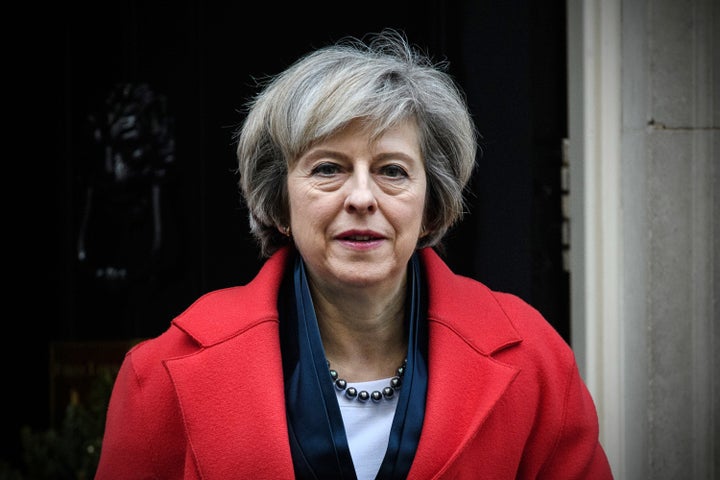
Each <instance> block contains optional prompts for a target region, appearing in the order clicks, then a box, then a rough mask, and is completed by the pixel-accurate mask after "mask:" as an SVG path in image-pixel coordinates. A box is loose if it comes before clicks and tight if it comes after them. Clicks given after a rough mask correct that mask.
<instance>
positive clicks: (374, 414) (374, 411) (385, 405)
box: [337, 377, 400, 480]
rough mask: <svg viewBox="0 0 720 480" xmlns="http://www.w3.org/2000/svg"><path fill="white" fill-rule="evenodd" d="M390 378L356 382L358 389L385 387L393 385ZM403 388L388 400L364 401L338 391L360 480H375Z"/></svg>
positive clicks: (346, 431) (369, 390)
mask: <svg viewBox="0 0 720 480" xmlns="http://www.w3.org/2000/svg"><path fill="white" fill-rule="evenodd" d="M390 378H391V377H388V378H384V379H381V380H373V381H370V382H359V383H353V384H352V385H348V386H353V387H355V388H357V390H358V392H359V391H361V390H367V391H368V392H369V393H372V392H373V391H374V390H378V391H380V392H382V389H383V388H385V387H387V386H388V385H390ZM399 394H400V392H395V395H394V396H393V397H392V398H391V399H389V400H387V399H385V398H383V399H382V400H381V401H380V402H378V403H375V402H373V401H372V400H368V401H367V402H361V401H359V400H358V399H357V398H354V399H349V398H347V397H346V396H345V391H344V390H343V391H339V390H338V391H337V399H338V404H339V405H340V412H341V413H342V418H343V423H344V424H345V434H346V435H347V440H348V446H349V447H350V455H351V456H352V460H353V464H354V465H355V474H356V475H357V478H358V480H374V478H375V476H376V475H377V472H378V470H380V464H382V461H383V458H385V451H386V450H387V446H388V441H389V439H390V428H391V427H392V422H393V418H394V417H395V408H396V407H397V403H398V396H399Z"/></svg>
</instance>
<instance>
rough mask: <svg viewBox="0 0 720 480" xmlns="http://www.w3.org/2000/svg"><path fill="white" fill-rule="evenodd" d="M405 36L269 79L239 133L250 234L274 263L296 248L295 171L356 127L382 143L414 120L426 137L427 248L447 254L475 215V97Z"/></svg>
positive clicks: (319, 58)
mask: <svg viewBox="0 0 720 480" xmlns="http://www.w3.org/2000/svg"><path fill="white" fill-rule="evenodd" d="M446 67H447V63H433V61H432V60H431V59H430V57H429V56H428V55H427V54H424V53H422V52H421V51H420V50H418V49H417V48H415V47H413V46H412V45H410V44H409V43H408V40H407V38H406V37H405V36H404V34H402V33H400V32H399V31H397V30H383V31H382V32H380V33H377V34H373V35H370V36H368V37H367V40H366V41H363V40H360V39H357V38H353V37H346V38H344V39H342V40H340V41H339V42H336V43H335V44H332V45H330V46H326V47H322V48H320V49H318V50H315V51H313V52H310V53H308V54H306V55H305V56H303V57H301V58H300V59H298V60H297V61H296V62H295V63H293V64H292V65H291V66H290V67H288V68H287V69H286V70H285V71H283V72H281V73H280V74H278V75H276V76H274V77H269V78H267V79H266V80H265V82H264V85H263V86H264V88H263V89H262V91H261V92H260V93H259V94H257V95H256V96H255V97H253V98H252V99H251V100H250V101H249V102H248V103H247V105H246V107H247V109H248V110H247V112H248V113H247V116H246V118H245V121H244V122H243V124H242V126H241V127H240V128H239V129H238V130H237V131H236V132H235V139H236V140H237V158H238V171H237V173H238V175H239V186H240V189H241V193H242V195H243V198H244V200H245V203H246V205H247V207H248V212H249V221H250V232H251V233H252V234H253V235H254V237H255V238H256V240H257V241H258V243H259V245H260V249H261V254H262V255H263V256H265V257H267V256H270V255H271V254H272V253H273V252H275V251H276V250H277V249H278V248H279V247H280V246H282V245H283V244H285V243H287V242H288V238H287V237H285V236H283V235H281V234H280V233H279V232H278V227H284V226H287V225H289V221H290V218H289V217H290V215H289V204H288V194H287V174H288V168H289V166H291V165H292V164H293V162H295V161H297V159H298V158H299V157H300V156H301V155H302V154H303V153H304V152H305V151H306V150H307V149H308V148H309V147H310V146H311V145H312V144H314V143H315V142H317V141H318V140H320V139H323V138H327V137H328V136H331V135H332V134H333V133H335V132H337V131H339V130H340V129H342V128H343V127H344V126H346V125H347V124H348V123H350V122H351V121H353V120H355V119H362V121H363V122H364V123H365V124H366V125H368V126H369V127H370V128H371V129H372V132H374V134H376V135H379V134H381V133H382V132H383V131H384V130H387V129H388V128H390V127H392V126H393V125H396V124H398V123H399V122H401V121H403V120H406V119H413V120H414V121H415V122H416V124H417V125H418V129H419V133H420V143H421V145H420V149H421V153H422V155H423V159H424V162H425V171H426V175H427V190H428V191H427V199H426V204H425V214H424V219H423V227H424V232H425V235H423V236H422V237H421V238H420V240H419V241H418V245H417V247H418V248H422V247H427V246H439V245H440V243H441V241H442V239H443V237H444V236H445V234H446V233H447V230H448V229H449V228H450V227H451V226H452V225H453V224H455V223H456V222H458V221H459V220H460V219H461V218H462V216H463V214H464V211H465V197H464V194H465V189H466V188H467V185H468V182H469V180H470V177H471V175H472V172H473V169H474V166H475V154H476V151H477V133H476V130H475V124H474V123H473V121H472V118H471V116H470V113H469V110H468V107H467V103H466V99H465V95H464V93H463V92H462V91H461V90H460V88H459V87H458V86H457V85H456V83H455V82H454V81H453V79H452V77H451V76H450V75H449V74H448V73H447V69H446Z"/></svg>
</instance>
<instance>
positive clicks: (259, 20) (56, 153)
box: [0, 0, 569, 461]
mask: <svg viewBox="0 0 720 480" xmlns="http://www.w3.org/2000/svg"><path fill="white" fill-rule="evenodd" d="M209 3H210V2H202V1H200V0H187V1H183V2H179V3H167V2H140V1H137V0H118V1H114V2H109V3H108V2H95V3H88V4H87V5H83V6H79V5H67V6H65V5H63V6H59V5H55V6H48V7H46V9H45V10H44V11H43V12H42V14H40V13H39V12H31V11H25V12H19V13H18V17H17V18H21V19H22V20H23V24H26V27H27V28H26V29H25V30H23V35H26V36H27V37H28V38H29V37H30V36H32V37H33V38H34V41H33V42H32V43H31V42H28V43H27V44H26V47H25V48H24V49H21V50H17V51H16V52H14V53H13V54H12V60H13V64H17V67H16V69H13V70H11V71H12V72H13V75H12V78H11V80H13V82H12V83H13V85H14V89H13V90H11V91H13V92H18V95H17V97H18V98H15V99H13V100H14V102H12V103H13V106H16V107H19V108H18V109H17V112H15V110H13V112H15V113H14V114H15V118H16V120H17V125H18V126H19V127H20V128H18V133H19V135H18V136H17V137H15V138H14V139H13V140H14V141H17V142H18V145H19V147H20V148H19V151H20V152H21V157H20V158H15V159H10V160H7V162H9V163H12V166H11V170H10V173H9V175H10V176H8V177H7V178H8V179H10V181H11V182H15V181H18V182H21V184H20V185H19V187H20V188H22V189H23V190H22V191H23V197H22V198H20V199H17V200H15V201H16V203H17V204H21V205H22V209H16V210H17V211H15V212H14V214H16V215H17V217H15V216H12V221H13V222H14V225H16V231H17V233H18V234H17V235H15V236H14V237H13V238H11V239H10V240H11V241H12V242H13V244H12V248H13V250H12V252H13V255H14V263H15V264H16V265H17V267H14V268H13V273H15V276H14V280H15V285H16V287H13V293H14V294H15V293H17V295H15V298H17V300H18V301H21V302H22V303H21V306H22V307H24V308H25V309H26V315H25V317H24V318H22V319H21V320H19V321H17V324H16V326H15V328H17V331H18V334H19V335H18V336H17V337H16V338H17V341H18V343H19V344H18V347H19V348H20V350H21V353H20V354H19V355H20V357H17V356H16V354H12V355H10V354H6V355H8V358H7V359H6V362H7V364H13V365H21V366H22V368H17V369H14V371H13V372H11V374H10V377H9V379H8V380H9V383H10V384H15V385H20V384H24V385H26V387H24V388H23V390H22V392H21V393H18V394H17V395H15V396H14V397H13V398H11V399H10V400H9V401H10V403H11V404H12V405H10V406H9V407H6V410H5V411H6V412H11V413H9V414H6V415H3V426H2V431H3V438H2V439H1V441H2V443H1V444H0V451H3V452H9V456H10V457H12V459H13V461H16V460H17V459H18V458H19V455H20V447H19V442H18V435H16V432H18V431H19V429H20V427H21V426H22V425H29V426H31V427H33V428H38V429H42V428H47V427H48V426H49V425H50V423H51V418H50V414H49V408H48V405H49V403H50V400H49V397H50V388H49V386H48V385H49V372H48V364H49V360H50V359H49V355H50V354H49V351H50V348H49V346H50V345H51V344H52V343H53V342H93V341H110V342H112V341H132V340H133V339H137V338H143V337H149V336H154V335H157V334H159V333H160V332H161V331H162V330H163V329H164V328H165V327H166V326H167V324H168V322H169V321H170V319H171V318H172V317H173V316H174V315H176V314H177V313H179V312H181V311H182V310H183V309H184V308H185V307H186V306H188V305H189V303H190V302H192V301H193V300H194V299H195V298H196V297H197V296H199V295H200V294H201V293H204V292H206V291H208V290H212V289H215V288H221V287H226V286H230V285H234V284H239V283H245V282H247V281H248V280H250V279H251V278H252V276H253V275H254V273H255V272H256V270H257V268H258V267H259V265H260V263H261V261H260V258H259V256H258V250H257V248H256V246H255V245H254V243H253V241H252V239H251V238H250V236H249V235H248V233H247V221H246V218H245V212H244V210H243V208H242V206H241V203H240V200H239V195H238V192H237V188H236V186H235V180H236V179H235V176H234V174H233V173H232V171H233V168H234V150H233V145H232V138H231V133H232V131H233V129H234V128H235V126H237V125H238V124H239V122H240V121H241V119H242V112H241V111H240V109H241V107H242V105H243V103H244V101H245V100H246V99H247V98H248V97H249V96H250V95H251V94H252V93H254V88H253V86H254V85H253V78H258V77H262V76H263V75H265V74H272V73H275V72H278V71H280V70H281V69H282V68H284V67H285V66H287V65H288V63H289V62H291V61H293V60H294V59H295V58H296V57H297V56H298V55H299V54H301V53H303V52H305V51H308V50H310V49H311V48H313V47H316V46H319V45H321V44H325V43H327V42H329V41H332V40H336V39H338V38H340V37H342V36H344V35H355V36H361V35H362V34H364V33H367V32H370V31H379V30H380V29H382V28H384V27H396V28H401V29H403V30H405V31H406V33H407V34H408V37H409V38H410V39H411V41H413V42H414V43H416V44H418V45H420V46H421V47H423V48H425V49H426V50H428V51H429V52H431V53H432V54H433V56H434V57H435V58H436V59H437V60H438V61H442V60H447V61H449V69H450V72H451V73H452V74H453V75H454V76H455V77H456V78H457V79H458V81H459V82H460V84H461V85H462V86H463V88H464V89H465V91H466V92H467V96H468V101H469V103H470V105H471V109H472V111H473V115H474V117H475V119H476V124H477V127H478V131H479V132H480V134H481V135H482V140H481V150H482V155H481V156H480V157H479V158H478V169H477V172H476V175H475V177H474V179H473V183H472V196H471V197H470V198H469V205H468V206H469V212H468V214H467V215H466V218H465V220H464V221H463V223H461V224H460V225H458V226H457V228H455V229H454V230H453V231H452V232H450V235H449V236H448V238H447V241H446V250H445V251H446V253H445V257H446V259H447V261H448V263H449V264H450V266H451V267H453V268H454V269H455V270H456V271H457V272H458V273H461V274H464V275H468V276H471V277H474V278H476V279H478V280H481V281H483V282H484V283H486V284H487V285H488V286H490V287H491V288H494V289H498V290H503V291H507V292H512V293H516V294H518V295H520V296H521V297H523V298H524V299H525V300H527V301H528V302H529V303H531V304H533V305H534V306H535V307H536V308H538V310H540V312H541V313H543V314H544V315H545V316H546V318H547V319H548V320H549V321H550V322H551V323H552V324H553V325H554V326H555V327H556V328H557V330H558V331H559V332H560V333H561V334H562V335H563V336H564V337H565V338H566V339H569V318H568V315H569V314H568V297H569V296H568V278H567V274H566V272H565V271H564V270H563V267H562V252H561V222H562V216H561V207H560V194H561V192H560V166H561V142H562V139H563V138H564V137H565V135H566V98H565V89H566V86H565V76H566V75H565V5H564V2H550V3H544V4H542V8H541V7H540V6H539V5H535V3H536V2H523V1H509V2H476V1H469V0H467V1H453V2H441V1H437V0H435V1H433V0H423V1H420V2H417V1H401V2H374V3H373V2H369V3H368V2H364V3H363V4H361V5H358V6H356V7H354V8H353V9H352V10H347V11H344V10H343V9H342V8H340V9H338V7H337V4H336V3H326V4H325V3H322V2H320V3H318V2H290V4H289V6H282V7H281V6H278V5H277V4H276V3H272V4H271V3H268V2H264V3H263V2H256V3H252V4H250V6H248V5H247V4H246V3H241V2H234V3H228V2H226V3H225V4H222V5H221V4H219V3H217V2H215V3H216V4H215V5H209ZM23 42H24V40H23ZM140 84H142V85H146V86H147V87H148V89H149V90H150V92H151V97H152V98H148V97H142V98H144V99H145V101H147V104H146V106H147V108H150V109H155V110H153V111H155V112H156V114H157V115H165V116H166V117H167V118H169V119H171V125H169V126H168V131H169V132H170V133H171V136H172V140H173V144H172V158H171V160H169V161H167V162H166V163H163V164H162V165H163V168H160V167H158V164H157V163H152V162H150V163H151V169H154V170H153V172H152V173H153V175H155V176H152V175H151V176H152V179H154V180H150V181H146V182H145V183H143V182H139V183H138V184H137V188H136V189H135V190H132V189H131V190H126V191H122V192H120V193H118V195H116V196H111V197H110V198H108V197H107V196H105V198H103V194H108V193H109V192H110V189H109V188H110V187H108V184H107V183H103V181H102V178H101V177H102V176H98V175H97V174H95V175H93V174H92V172H93V171H95V172H96V170H97V169H98V168H101V167H102V165H103V162H104V161H105V159H104V157H103V153H102V152H101V151H100V150H99V149H98V142H97V139H96V137H94V132H95V131H96V128H95V127H97V125H98V122H100V123H102V121H101V120H99V117H98V116H97V115H98V114H99V112H102V111H103V109H104V108H106V107H107V102H108V98H109V97H110V96H111V95H112V94H113V93H114V94H115V97H114V98H117V95H121V94H120V93H118V90H117V88H118V85H133V86H137V85H140ZM138 95H140V94H138ZM139 98H141V97H133V96H132V92H131V93H128V96H127V98H126V100H128V101H129V102H132V101H135V104H134V105H135V106H136V107H138V102H139V103H142V102H141V101H140V100H138V99H139ZM153 101H154V102H155V103H153ZM138 108H139V107H138ZM156 160H157V159H156ZM158 169H160V170H163V172H162V173H159V172H158V171H157V170H158ZM142 171H144V172H147V170H142ZM96 173H97V172H96ZM158 175H159V176H158ZM140 176H141V177H142V175H140ZM160 177H161V179H159V178H160ZM158 190H159V191H160V200H158V198H157V197H156V196H155V195H156V193H157V191H158ZM93 195H94V197H93ZM91 197H93V202H94V203H93V209H90V210H88V208H87V206H88V199H89V198H91ZM103 202H104V205H103ZM103 209H105V210H103ZM103 211H104V212H105V213H106V215H105V216H103ZM158 211H159V212H160V217H161V221H160V222H159V223H157V222H156V220H157V215H158ZM88 212H89V213H88ZM108 212H110V213H112V212H115V213H118V212H119V213H121V216H124V219H123V220H122V221H110V222H105V223H103V222H100V221H97V220H95V223H94V225H95V227H94V228H96V230H95V233H91V234H89V236H88V237H87V238H85V244H84V247H85V255H86V256H85V257H84V258H85V260H83V259H82V258H81V257H82V253H81V251H83V246H82V245H81V244H82V242H80V237H81V236H82V235H81V232H83V231H85V233H86V234H87V233H88V231H87V225H89V224H90V223H92V220H91V221H87V218H89V217H90V216H92V215H96V216H95V217H94V218H96V219H97V218H100V219H102V218H105V219H106V220H107V218H113V215H111V214H108ZM132 222H139V223H141V224H142V222H146V223H145V224H144V227H145V228H144V229H143V228H141V229H139V232H140V233H138V234H137V235H135V236H132V235H128V231H129V230H131V227H129V226H128V225H131V224H132ZM83 225H85V228H86V230H83V228H84V227H83ZM158 225H159V228H160V230H161V232H162V235H161V239H160V243H159V245H160V247H159V248H155V247H158V243H157V241H158V240H157V228H158ZM153 242H155V243H153ZM91 251H92V252H93V253H92V254H93V255H95V257H94V258H96V259H97V258H100V259H101V258H102V257H103V255H104V256H105V257H106V258H112V259H113V260H117V262H118V263H117V265H115V264H111V262H106V263H104V264H103V263H102V261H101V260H98V261H97V262H96V263H95V264H92V262H90V263H89V262H88V260H87V259H88V258H89V256H90V255H91V254H90V253H88V252H91ZM118 251H120V252H123V253H122V255H124V256H122V255H121V254H118V253H117V252H118ZM119 258H122V259H124V261H125V265H124V266H125V267H127V268H126V269H125V270H123V269H122V268H120V269H117V268H115V267H116V266H118V265H122V261H120V260H118V259H119ZM83 262H85V263H83ZM100 264H102V265H103V268H97V267H98V265H100ZM15 268H16V269H17V271H15ZM98 272H100V273H98ZM98 275H102V276H103V277H102V281H100V280H98V278H99V277H98ZM30 287H32V288H30Z"/></svg>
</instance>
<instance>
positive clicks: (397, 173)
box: [380, 164, 408, 178]
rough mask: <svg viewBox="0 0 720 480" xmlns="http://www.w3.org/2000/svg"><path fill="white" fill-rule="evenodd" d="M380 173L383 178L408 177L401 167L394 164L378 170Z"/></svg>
mask: <svg viewBox="0 0 720 480" xmlns="http://www.w3.org/2000/svg"><path fill="white" fill-rule="evenodd" d="M380 172H381V173H382V174H383V175H384V176H386V177H390V178H404V177H407V176H408V174H407V172H406V171H405V169H404V168H403V167H401V166H400V165H395V164H389V165H384V166H383V167H382V168H381V169H380Z"/></svg>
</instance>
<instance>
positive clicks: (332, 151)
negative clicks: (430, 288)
mask: <svg viewBox="0 0 720 480" xmlns="http://www.w3.org/2000/svg"><path fill="white" fill-rule="evenodd" d="M425 190H426V178H425V167H424V163H423V159H422V157H421V154H420V145H419V138H418V131H417V127H416V125H415V124H414V123H413V122H410V121H408V122H405V123H402V124H400V125H398V126H397V127H394V128H392V129H390V130H388V131H387V132H386V133H385V134H384V135H383V136H382V137H380V138H378V139H377V140H376V141H374V142H372V143H371V139H370V136H369V134H368V133H367V132H366V131H365V130H364V129H362V127H361V124H359V123H358V122H353V123H351V124H350V125H349V126H348V127H347V128H345V129H343V130H342V131H341V132H339V133H337V134H335V135H334V136H332V137H330V138H328V139H327V140H324V141H322V142H319V143H317V144H314V145H313V146H312V147H311V148H310V149H309V150H308V151H307V152H306V153H305V154H303V155H302V156H301V157H300V158H299V159H298V161H297V162H296V163H295V164H294V165H293V166H291V168H290V171H289V172H288V193H289V200H290V220H291V224H290V226H291V231H292V236H293V239H294V242H295V245H296V246H297V248H298V250H299V251H300V253H301V254H302V256H303V258H304V259H305V263H306V266H307V268H308V273H309V275H310V277H311V278H312V279H313V281H314V282H315V283H317V282H320V283H321V284H325V285H326V286H329V287H332V288H338V287H340V288H343V287H351V288H353V287H362V288H366V287H373V286H374V287H381V288H383V287H388V288H392V287H393V286H394V287H397V285H399V283H401V282H403V281H404V278H405V271H406V267H407V262H408V260H409V259H410V257H411V255H412V254H413V252H414V251H415V246H416V244H417V241H418V237H419V236H420V232H421V229H422V221H423V213H424V208H425Z"/></svg>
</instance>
